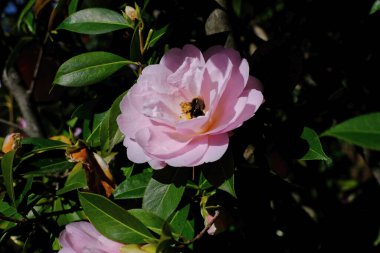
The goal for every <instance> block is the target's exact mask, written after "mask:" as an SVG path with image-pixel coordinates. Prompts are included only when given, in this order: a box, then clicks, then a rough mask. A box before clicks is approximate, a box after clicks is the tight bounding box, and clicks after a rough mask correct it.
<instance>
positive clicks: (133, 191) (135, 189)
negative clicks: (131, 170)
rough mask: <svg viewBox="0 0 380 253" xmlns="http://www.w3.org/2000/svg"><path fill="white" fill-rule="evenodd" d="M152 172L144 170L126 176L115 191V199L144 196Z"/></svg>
mask: <svg viewBox="0 0 380 253" xmlns="http://www.w3.org/2000/svg"><path fill="white" fill-rule="evenodd" d="M152 174H153V173H152V172H143V173H139V174H136V175H133V176H131V177H128V178H126V179H125V180H124V181H123V182H121V184H120V185H119V186H118V187H117V188H116V189H115V191H114V192H113V195H114V197H115V199H135V198H142V197H143V196H144V192H145V189H146V187H147V185H148V183H149V181H150V179H151V177H152Z"/></svg>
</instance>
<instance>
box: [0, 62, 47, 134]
mask: <svg viewBox="0 0 380 253" xmlns="http://www.w3.org/2000/svg"><path fill="white" fill-rule="evenodd" d="M2 79H3V83H4V85H5V86H6V87H7V88H8V90H9V91H10V92H11V93H12V95H13V96H14V98H15V100H16V102H17V104H18V106H19V108H20V111H21V114H22V116H23V117H24V119H25V120H26V122H27V127H26V129H25V133H26V134H28V135H29V136H30V137H41V136H43V134H42V131H41V128H40V125H39V122H38V120H37V116H36V114H35V112H34V111H33V107H32V105H31V104H32V103H31V94H28V92H27V91H26V90H25V89H24V87H22V84H21V78H20V76H19V75H18V73H17V72H16V70H15V69H14V68H13V67H11V68H9V69H8V71H7V69H6V68H4V70H3V73H2Z"/></svg>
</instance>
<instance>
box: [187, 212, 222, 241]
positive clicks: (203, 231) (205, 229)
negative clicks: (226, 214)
mask: <svg viewBox="0 0 380 253" xmlns="http://www.w3.org/2000/svg"><path fill="white" fill-rule="evenodd" d="M218 216H219V211H218V210H216V211H215V214H214V217H212V219H211V220H210V222H209V223H207V225H206V226H205V227H204V228H203V229H202V231H201V232H199V234H197V235H196V236H195V237H194V238H193V239H191V240H188V241H186V242H184V243H183V244H192V243H193V242H195V241H196V240H199V239H200V238H201V237H202V236H203V235H204V233H206V231H207V230H208V229H209V228H210V227H211V226H212V225H213V224H214V222H215V220H216V219H217V218H218Z"/></svg>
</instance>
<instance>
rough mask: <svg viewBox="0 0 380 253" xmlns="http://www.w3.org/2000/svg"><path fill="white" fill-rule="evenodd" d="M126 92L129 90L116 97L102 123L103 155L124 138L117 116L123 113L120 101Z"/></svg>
mask: <svg viewBox="0 0 380 253" xmlns="http://www.w3.org/2000/svg"><path fill="white" fill-rule="evenodd" d="M126 94H127V91H125V92H124V93H123V94H121V95H120V96H119V97H118V98H116V100H115V101H114V102H113V103H112V106H111V108H110V109H109V110H108V111H107V113H106V115H105V117H104V119H103V121H102V122H101V124H100V143H101V148H102V155H103V156H106V155H107V154H109V153H110V152H111V151H112V148H113V147H114V146H115V145H116V144H118V143H120V142H121V141H122V140H123V137H124V136H123V134H122V133H121V132H120V130H119V127H118V125H117V123H116V118H117V116H119V115H120V113H121V112H120V102H121V100H122V99H123V98H124V96H125V95H126Z"/></svg>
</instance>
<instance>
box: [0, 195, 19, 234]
mask: <svg viewBox="0 0 380 253" xmlns="http://www.w3.org/2000/svg"><path fill="white" fill-rule="evenodd" d="M0 214H2V215H4V216H5V217H10V218H14V219H19V220H21V219H22V216H21V214H19V213H18V212H17V210H16V208H14V207H13V206H10V205H9V204H8V203H7V202H4V201H2V200H0ZM6 222H7V224H3V222H2V221H0V225H1V227H0V229H3V231H2V232H4V230H6V229H9V228H11V227H14V226H16V223H15V222H11V221H9V222H8V221H6ZM3 235H4V233H3Z"/></svg>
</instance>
